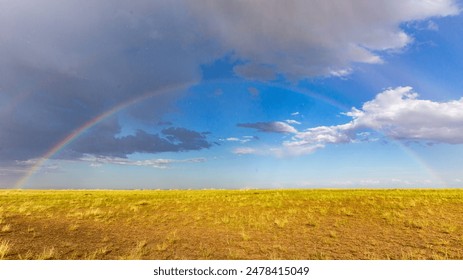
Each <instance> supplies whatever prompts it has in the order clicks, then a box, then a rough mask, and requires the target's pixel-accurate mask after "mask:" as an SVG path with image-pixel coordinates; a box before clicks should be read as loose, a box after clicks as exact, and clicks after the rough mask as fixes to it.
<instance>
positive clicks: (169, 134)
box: [65, 121, 212, 158]
mask: <svg viewBox="0 0 463 280" xmlns="http://www.w3.org/2000/svg"><path fill="white" fill-rule="evenodd" d="M93 130H94V131H90V132H89V133H88V134H86V135H83V136H82V137H80V138H79V139H77V140H76V141H75V142H74V143H72V144H71V145H70V146H69V150H70V152H69V153H67V154H65V155H66V156H68V157H69V156H70V157H71V158H80V157H81V156H82V155H84V154H90V155H95V156H109V157H120V158H125V157H127V156H128V155H130V154H133V153H151V154H154V153H161V152H184V151H193V150H201V149H207V148H210V147H211V146H212V144H211V143H210V142H209V141H208V140H207V138H206V135H205V134H203V133H199V132H196V131H193V130H189V129H186V128H180V127H169V128H165V129H163V130H161V132H160V133H156V134H152V133H148V132H145V131H143V130H137V131H136V132H135V133H134V134H133V135H126V136H122V137H117V136H116V135H117V134H118V133H119V132H120V125H119V124H118V123H117V122H115V121H113V122H106V123H104V124H101V125H99V126H97V127H95V128H94V129H93Z"/></svg>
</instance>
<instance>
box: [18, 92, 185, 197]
mask: <svg viewBox="0 0 463 280" xmlns="http://www.w3.org/2000/svg"><path fill="white" fill-rule="evenodd" d="M190 85H191V84H190V83H185V84H179V85H175V86H168V87H163V88H160V89H158V90H155V91H150V92H147V93H145V94H142V95H140V96H137V97H136V98H133V99H130V100H128V101H126V102H123V103H120V104H118V105H116V106H115V107H113V108H111V109H110V110H108V111H105V112H104V113H102V114H100V115H98V116H96V117H95V118H93V119H91V120H89V121H87V122H86V123H84V124H83V125H81V126H80V127H78V128H77V129H75V130H73V131H72V132H71V133H70V134H69V135H67V136H66V137H65V138H63V139H62V140H61V141H59V142H58V143H56V144H55V145H54V146H53V147H52V148H51V149H50V150H48V151H47V152H46V153H45V154H44V155H42V156H41V157H40V158H39V159H38V160H37V161H36V162H35V163H34V165H33V166H32V167H31V168H30V169H29V170H28V171H27V172H26V174H25V175H24V176H22V177H21V178H20V179H19V180H18V181H17V182H16V183H15V186H14V187H15V188H16V189H21V188H23V187H24V185H25V184H26V183H27V182H28V181H29V179H30V178H31V177H32V176H33V175H34V174H35V173H36V172H37V171H38V170H39V169H40V168H41V167H42V165H43V164H44V163H45V162H46V161H47V160H49V159H50V158H51V157H53V156H54V155H55V154H57V153H58V152H59V151H61V150H62V149H64V148H65V147H66V146H68V145H69V144H70V143H72V142H73V141H74V140H75V139H76V138H78V137H79V136H80V135H81V134H82V133H84V132H85V131H87V130H89V129H90V128H92V127H93V126H95V125H97V124H98V123H100V122H101V121H103V120H104V119H106V118H108V117H110V116H112V115H114V114H115V113H117V112H119V111H121V110H123V109H125V108H127V107H129V106H131V105H134V104H136V103H138V102H140V101H143V100H146V99H149V98H151V97H154V96H156V95H160V94H165V93H167V92H172V91H176V90H181V89H184V88H187V87H188V86H190Z"/></svg>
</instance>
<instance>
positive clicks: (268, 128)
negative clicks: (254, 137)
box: [237, 122, 297, 133]
mask: <svg viewBox="0 0 463 280" xmlns="http://www.w3.org/2000/svg"><path fill="white" fill-rule="evenodd" d="M237 126H239V127H246V128H254V129H257V130H258V131H261V132H274V133H296V132H297V130H296V129H295V128H294V127H292V126H290V125H289V124H287V123H284V122H256V123H239V124H237Z"/></svg>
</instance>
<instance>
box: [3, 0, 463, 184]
mask: <svg viewBox="0 0 463 280" xmlns="http://www.w3.org/2000/svg"><path fill="white" fill-rule="evenodd" d="M461 7H462V3H460V2H459V1H450V0H443V1H411V0H410V1H375V2H374V3H373V2H369V1H367V2H361V1H334V0H333V1H297V0H293V1H284V4H283V2H282V1H276V0H271V1H252V2H241V1H206V0H204V1H203V0H200V1H180V0H179V1H155V2H150V1H128V2H124V1H121V2H117V3H114V2H113V1H105V0H103V1H97V3H88V4H82V3H81V2H79V1H66V2H62V1H52V0H47V1H42V2H41V3H40V5H39V4H36V3H35V2H34V1H21V3H17V2H16V1H4V3H3V4H2V11H0V117H1V118H0V187H2V188H118V189H119V188H154V189H157V188H287V187H289V188H317V187H329V188H331V187H334V188H355V187H371V188H382V187H398V188H401V187H461V186H462V184H463V175H462V174H463V173H462V169H463V145H462V144H463V80H462V79H461V73H462V70H463V37H462V36H461V34H460V30H461V27H462V26H463V16H462V15H461V12H460V9H461Z"/></svg>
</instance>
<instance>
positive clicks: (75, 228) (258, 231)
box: [0, 190, 463, 259]
mask: <svg viewBox="0 0 463 280" xmlns="http://www.w3.org/2000/svg"><path fill="white" fill-rule="evenodd" d="M0 259H463V190H192V191H18V190H3V191H0Z"/></svg>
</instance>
